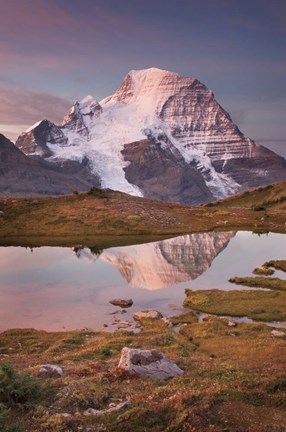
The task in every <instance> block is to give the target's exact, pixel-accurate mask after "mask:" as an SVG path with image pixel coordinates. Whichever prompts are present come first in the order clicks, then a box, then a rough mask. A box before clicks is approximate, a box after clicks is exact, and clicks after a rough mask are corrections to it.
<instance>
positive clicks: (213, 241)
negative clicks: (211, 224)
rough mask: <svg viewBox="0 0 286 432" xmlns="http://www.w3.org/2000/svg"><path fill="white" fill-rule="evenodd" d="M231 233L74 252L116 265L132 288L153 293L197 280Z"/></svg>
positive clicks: (225, 244)
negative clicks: (152, 291)
mask: <svg viewBox="0 0 286 432" xmlns="http://www.w3.org/2000/svg"><path fill="white" fill-rule="evenodd" d="M234 235H235V233H234V232H227V233H216V232H211V233H201V234H189V235H184V236H180V237H176V238H172V239H168V240H162V241H158V242H155V243H146V244H140V245H135V246H124V247H115V248H110V249H106V250H104V251H102V253H100V251H95V252H94V251H93V250H92V249H88V248H77V249H76V250H75V249H74V251H75V253H76V255H77V257H78V258H81V259H84V260H87V261H89V262H95V261H96V260H97V259H98V258H100V259H101V260H104V261H105V262H108V263H110V264H112V265H113V266H115V267H116V268H117V269H118V270H119V271H120V273H121V275H122V276H123V278H124V279H125V280H126V282H127V283H128V284H129V285H130V286H131V287H133V288H145V289H148V290H155V289H159V288H165V287H168V286H170V285H174V284H178V283H181V282H186V281H188V280H193V279H196V278H197V277H198V276H200V275H201V274H202V273H204V272H205V271H206V270H207V269H208V268H209V267H210V266H211V263H212V261H213V259H214V258H215V257H216V256H217V255H218V254H219V253H220V252H221V251H222V250H223V249H224V248H225V247H226V246H227V245H228V243H229V241H230V239H231V238H232V237H233V236H234Z"/></svg>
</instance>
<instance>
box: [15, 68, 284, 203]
mask: <svg viewBox="0 0 286 432" xmlns="http://www.w3.org/2000/svg"><path fill="white" fill-rule="evenodd" d="M16 145H17V146H18V147H19V148H20V149H21V150H23V151H24V152H25V153H26V154H27V155H30V156H40V157H42V158H45V159H47V160H48V161H50V162H53V163H55V164H59V165H62V166H63V167H65V166H66V164H67V162H69V163H72V167H74V168H75V167H76V166H77V167H81V166H82V164H85V167H87V168H86V169H85V170H84V172H83V175H87V173H88V172H89V173H90V174H91V175H94V176H96V177H98V178H99V179H100V185H101V187H103V188H110V189H114V190H119V191H122V192H126V193H129V194H132V195H139V196H145V197H148V198H155V199H164V200H174V201H180V202H186V203H192V202H193V203H201V202H206V201H210V200H211V199H213V198H221V197H224V196H227V195H231V194H233V193H235V192H237V191H239V190H241V189H246V188H248V187H254V186H258V185H260V184H266V183H271V182H274V181H278V180H280V179H283V178H286V161H285V159H283V158H282V157H280V156H278V155H276V154H275V153H273V152H271V151H270V150H268V149H266V148H265V147H263V146H260V145H258V144H255V143H254V142H253V141H252V140H250V139H249V138H246V137H245V136H244V135H243V134H242V132H241V131H240V130H239V129H238V127H237V126H236V125H235V124H234V123H233V122H232V120H231V118H230V116H229V115H228V113H227V112H226V111H225V110H224V109H223V108H222V107H221V106H220V105H219V104H218V103H217V101H216V100H215V98H214V95H213V93H212V92H211V90H209V89H208V88H207V87H206V86H205V85H204V84H202V83H201V82H199V81H198V80H197V79H194V78H188V77H184V76H181V75H179V74H177V73H173V72H169V71H164V70H160V69H156V68H150V69H145V70H140V71H130V72H129V73H128V74H127V76H126V77H125V79H124V80H123V82H122V84H121V85H120V87H119V88H118V90H117V91H116V92H115V93H114V95H112V96H110V97H107V98H105V99H103V100H102V101H100V102H97V101H96V99H94V98H93V97H91V96H87V97H86V98H84V99H83V100H82V101H80V102H76V103H75V104H74V106H73V107H72V108H71V109H70V111H69V112H68V114H67V115H66V116H65V118H64V121H63V124H62V125H61V126H56V125H54V124H53V123H51V122H49V121H48V120H43V121H42V122H39V123H37V124H36V125H34V126H32V127H31V128H30V129H28V130H27V131H26V132H24V133H23V134H22V135H20V137H19V138H18V140H17V142H16ZM80 170H81V168H80V169H79V168H77V171H80Z"/></svg>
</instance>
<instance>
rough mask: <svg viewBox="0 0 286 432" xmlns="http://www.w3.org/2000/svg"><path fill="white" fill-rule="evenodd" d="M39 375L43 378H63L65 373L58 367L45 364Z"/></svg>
mask: <svg viewBox="0 0 286 432" xmlns="http://www.w3.org/2000/svg"><path fill="white" fill-rule="evenodd" d="M39 374H40V375H43V376H54V377H62V376H63V375H64V371H63V370H62V368H61V367H59V366H57V365H53V364H45V365H43V366H42V367H41V369H40V370H39Z"/></svg>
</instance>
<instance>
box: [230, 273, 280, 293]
mask: <svg viewBox="0 0 286 432" xmlns="http://www.w3.org/2000/svg"><path fill="white" fill-rule="evenodd" d="M229 282H231V283H234V284H237V285H244V286H248V287H253V288H269V289H272V290H282V291H286V280H283V279H279V278H266V277H238V276H236V277H234V278H230V279H229Z"/></svg>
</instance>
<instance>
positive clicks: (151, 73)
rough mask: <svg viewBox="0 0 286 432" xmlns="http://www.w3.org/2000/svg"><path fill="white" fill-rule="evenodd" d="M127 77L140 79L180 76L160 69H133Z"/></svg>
mask: <svg viewBox="0 0 286 432" xmlns="http://www.w3.org/2000/svg"><path fill="white" fill-rule="evenodd" d="M127 75H130V76H131V77H133V78H139V77H153V78H155V77H163V76H165V75H179V74H178V73H176V72H171V71H168V70H165V69H159V68H156V67H150V68H147V69H132V70H130V71H129V72H128V74H127Z"/></svg>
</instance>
